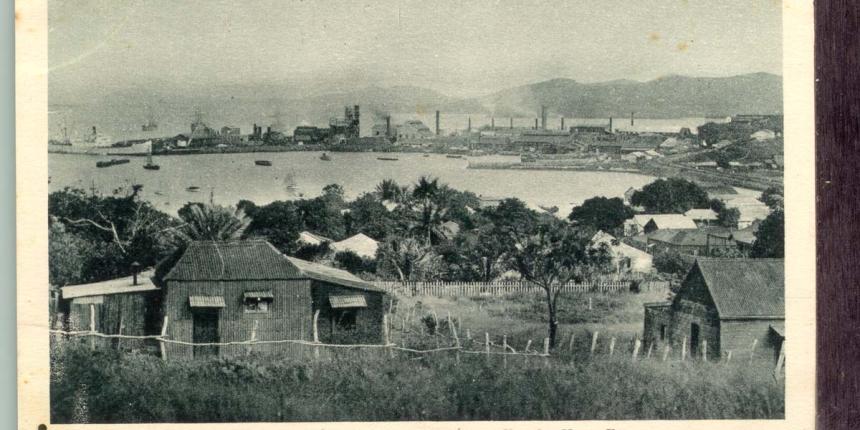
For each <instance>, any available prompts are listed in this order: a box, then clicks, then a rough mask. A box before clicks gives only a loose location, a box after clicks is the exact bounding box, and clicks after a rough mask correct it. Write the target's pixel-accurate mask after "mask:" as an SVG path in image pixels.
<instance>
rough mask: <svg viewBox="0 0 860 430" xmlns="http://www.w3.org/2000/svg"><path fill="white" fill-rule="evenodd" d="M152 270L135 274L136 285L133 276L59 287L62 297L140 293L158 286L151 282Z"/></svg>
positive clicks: (153, 289) (155, 288) (156, 288)
mask: <svg viewBox="0 0 860 430" xmlns="http://www.w3.org/2000/svg"><path fill="white" fill-rule="evenodd" d="M154 274H155V271H154V270H151V269H150V270H147V271H145V272H141V273H139V274H138V275H137V285H134V282H133V277H132V276H126V277H124V278H117V279H110V280H107V281H101V282H93V283H90V284H80V285H68V286H65V287H62V288H60V291H61V292H62V294H63V298H64V299H73V298H75V297H87V296H102V295H108V294H125V293H140V292H146V291H156V290H158V287H156V286H155V284H153V283H152V279H151V278H152V276H153V275H154Z"/></svg>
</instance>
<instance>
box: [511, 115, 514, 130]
mask: <svg viewBox="0 0 860 430" xmlns="http://www.w3.org/2000/svg"><path fill="white" fill-rule="evenodd" d="M513 129H514V117H511V130H513Z"/></svg>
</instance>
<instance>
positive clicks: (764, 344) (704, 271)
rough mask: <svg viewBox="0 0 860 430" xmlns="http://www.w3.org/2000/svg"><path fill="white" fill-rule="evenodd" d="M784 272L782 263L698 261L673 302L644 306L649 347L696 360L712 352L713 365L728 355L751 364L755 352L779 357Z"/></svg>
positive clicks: (782, 333) (759, 260) (783, 310)
mask: <svg viewBox="0 0 860 430" xmlns="http://www.w3.org/2000/svg"><path fill="white" fill-rule="evenodd" d="M783 266H784V262H783V260H782V259H751V258H699V259H697V260H696V262H695V263H694V264H693V267H692V268H691V269H690V271H689V272H688V273H687V276H686V278H685V279H684V281H683V283H682V284H681V289H680V290H679V291H678V294H676V295H675V297H674V299H673V300H672V301H671V302H660V303H647V304H645V328H644V335H643V340H644V342H645V344H646V345H652V344H653V345H654V346H655V347H656V348H660V347H662V346H664V345H669V346H671V347H672V349H673V350H674V351H675V354H677V353H678V351H680V350H682V349H685V350H686V351H687V354H688V356H691V357H701V356H702V354H703V351H704V349H705V348H707V355H708V358H709V359H718V358H720V357H725V356H726V355H727V354H728V352H729V351H732V352H733V354H734V357H736V358H747V359H748V358H749V357H750V354H751V353H752V351H753V350H754V348H755V349H757V350H758V351H759V352H758V353H757V355H758V356H759V357H768V358H772V357H776V356H777V355H778V354H779V350H780V349H781V347H782V343H783V341H784V339H785V336H784V323H785V286H784V283H785V276H784V268H783ZM682 345H683V346H682ZM705 345H707V346H705ZM766 350H767V351H768V352H769V353H766V352H764V351H766Z"/></svg>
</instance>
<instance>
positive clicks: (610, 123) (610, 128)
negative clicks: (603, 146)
mask: <svg viewBox="0 0 860 430" xmlns="http://www.w3.org/2000/svg"><path fill="white" fill-rule="evenodd" d="M609 132H610V133H612V117H609Z"/></svg>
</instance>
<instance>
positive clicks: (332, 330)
mask: <svg viewBox="0 0 860 430" xmlns="http://www.w3.org/2000/svg"><path fill="white" fill-rule="evenodd" d="M164 282H165V285H166V286H165V290H166V294H165V299H164V314H165V315H166V317H167V328H166V334H167V336H168V337H169V338H170V339H171V340H178V341H183V342H189V343H191V342H193V343H195V344H200V343H209V344H212V343H215V344H217V343H228V342H241V341H247V340H249V339H252V338H253V339H255V340H257V341H270V342H269V343H261V344H256V345H254V346H253V351H254V352H261V353H277V354H289V355H297V356H301V354H303V353H304V352H306V351H307V350H308V347H307V346H306V345H302V344H297V343H284V342H277V341H283V340H293V341H313V340H314V332H315V331H316V333H317V337H318V340H319V342H322V343H338V344H357V343H364V344H381V343H383V307H384V298H385V292H383V291H382V290H380V289H377V288H376V287H374V286H373V285H372V284H369V283H367V282H365V281H362V280H361V279H360V278H358V277H356V276H354V275H352V274H350V273H349V272H346V271H343V270H339V269H334V268H331V267H328V266H324V265H321V264H316V263H311V262H308V261H304V260H300V259H297V258H292V257H288V256H285V255H283V254H281V253H280V252H279V251H278V250H277V249H275V247H274V246H272V245H271V244H270V243H268V242H266V241H263V240H243V241H223V242H222V241H201V242H192V243H191V244H190V245H189V246H188V248H187V249H186V250H185V252H184V253H183V254H182V255H181V256H180V257H179V259H178V260H177V262H176V264H175V265H174V266H173V268H172V269H170V271H169V272H168V273H167V275H166V276H165V277H164ZM247 348H248V347H247V345H228V346H223V345H221V346H219V345H210V346H189V345H182V344H175V343H172V344H168V345H167V355H168V357H186V358H190V357H200V356H235V355H241V354H245V353H247Z"/></svg>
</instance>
